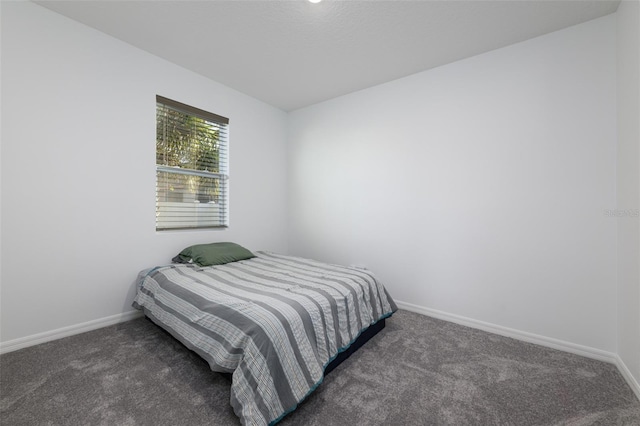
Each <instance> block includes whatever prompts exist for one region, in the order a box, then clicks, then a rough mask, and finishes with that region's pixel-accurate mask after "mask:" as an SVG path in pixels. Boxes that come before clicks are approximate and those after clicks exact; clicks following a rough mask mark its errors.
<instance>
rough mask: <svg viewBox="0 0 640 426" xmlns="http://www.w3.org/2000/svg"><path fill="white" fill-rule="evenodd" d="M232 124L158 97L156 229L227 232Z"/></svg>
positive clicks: (225, 119) (217, 116)
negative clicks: (229, 136) (229, 132)
mask: <svg viewBox="0 0 640 426" xmlns="http://www.w3.org/2000/svg"><path fill="white" fill-rule="evenodd" d="M228 125H229V119H228V118H225V117H221V116H219V115H216V114H212V113H210V112H206V111H203V110H201V109H198V108H194V107H191V106H189V105H185V104H182V103H180V102H176V101H172V100H171V99H167V98H163V97H162V96H156V230H157V231H163V230H168V229H195V228H219V227H226V226H227V223H228V215H227V209H228V189H227V186H228V180H229V176H228V172H227V158H228V157H227V143H228V141H227V128H228Z"/></svg>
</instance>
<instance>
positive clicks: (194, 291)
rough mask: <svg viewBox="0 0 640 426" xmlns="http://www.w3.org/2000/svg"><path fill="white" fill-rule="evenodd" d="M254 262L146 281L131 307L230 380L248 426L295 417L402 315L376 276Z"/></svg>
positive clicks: (262, 259)
mask: <svg viewBox="0 0 640 426" xmlns="http://www.w3.org/2000/svg"><path fill="white" fill-rule="evenodd" d="M255 254H256V257H255V258H252V259H248V260H243V261H239V262H232V263H228V264H226V265H219V266H209V267H198V266H195V265H168V266H162V267H157V268H154V269H151V270H147V271H143V272H142V273H141V274H140V281H139V288H138V293H137V296H136V298H135V301H134V303H133V305H134V307H136V308H138V309H142V310H143V311H144V313H145V314H146V315H147V316H148V317H149V318H151V319H152V320H153V321H154V322H156V323H157V324H159V325H160V326H162V327H163V328H164V329H166V330H167V331H169V332H170V333H171V334H172V335H173V336H174V337H176V338H177V339H178V340H180V341H181V342H182V343H183V344H184V345H185V346H187V347H188V348H189V349H191V350H193V351H195V352H197V353H198V354H199V355H200V356H201V357H202V358H204V359H205V360H206V361H207V362H208V363H209V365H210V367H211V369H212V370H213V371H218V372H228V373H233V376H232V377H233V380H232V384H231V405H232V407H233V409H234V411H235V413H236V415H237V416H238V417H239V418H240V421H241V423H242V424H243V425H266V424H275V423H277V422H278V421H279V420H280V419H282V417H284V416H285V415H286V414H287V413H289V412H291V411H293V410H294V409H295V408H296V406H297V404H298V403H299V402H301V401H302V400H303V399H304V398H305V397H306V396H307V395H308V394H310V393H311V392H312V391H313V390H314V389H315V388H316V387H317V386H318V385H319V384H320V383H321V382H322V378H323V371H324V368H325V366H326V365H327V364H328V363H329V362H330V361H331V360H332V359H333V358H335V356H336V355H337V354H338V353H339V352H341V351H342V350H344V349H346V348H347V347H348V346H349V345H350V344H351V343H352V342H353V341H354V340H355V339H356V338H357V337H358V336H359V335H360V333H361V332H362V331H363V330H364V329H366V328H367V327H369V326H370V325H371V324H374V323H376V322H377V321H379V320H381V319H383V318H386V317H388V316H390V315H391V314H392V313H393V312H395V310H396V309H397V308H396V305H395V303H394V302H393V300H392V299H391V297H390V296H389V294H388V293H387V292H386V290H385V288H384V287H383V286H382V284H381V283H380V282H379V281H378V280H376V278H375V277H374V276H373V274H372V273H371V272H370V271H367V270H361V269H356V268H350V267H344V266H339V265H330V264H326V263H321V262H317V261H313V260H309V259H303V258H299V257H292V256H284V255H279V254H275V253H269V252H257V253H255Z"/></svg>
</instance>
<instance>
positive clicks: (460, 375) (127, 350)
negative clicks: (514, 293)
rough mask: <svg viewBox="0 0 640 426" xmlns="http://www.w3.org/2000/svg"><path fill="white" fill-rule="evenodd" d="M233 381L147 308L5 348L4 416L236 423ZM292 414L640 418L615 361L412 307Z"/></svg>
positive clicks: (343, 420)
mask: <svg viewBox="0 0 640 426" xmlns="http://www.w3.org/2000/svg"><path fill="white" fill-rule="evenodd" d="M229 386H230V384H229V382H228V381H227V380H226V379H225V378H224V377H222V376H221V375H219V374H217V373H212V372H211V371H210V370H209V367H208V365H207V364H206V363H205V362H204V361H203V360H202V359H201V358H199V357H198V356H197V355H195V354H194V353H193V352H190V351H189V350H187V349H186V348H185V347H184V346H182V345H181V344H180V343H179V342H177V341H176V340H175V339H173V338H172V337H171V336H169V335H168V334H167V333H165V332H164V331H162V330H161V329H159V328H158V327H157V326H155V325H154V324H153V323H151V322H150V321H148V320H146V319H142V318H141V319H136V320H132V321H129V322H126V323H122V324H117V325H114V326H111V327H106V328H103V329H100V330H95V331H91V332H88V333H84V334H80V335H76V336H71V337H67V338H65V339H61V340H57V341H54V342H49V343H44V344H41V345H38V346H34V347H30V348H26V349H22V350H19V351H15V352H10V353H7V354H4V355H1V356H0V424H2V425H12V426H13V425H74V426H75V425H118V426H120V425H221V426H226V425H238V424H239V421H238V418H237V417H236V416H235V415H234V413H233V411H232V409H231V408H230V406H229ZM279 424H280V425H282V426H292V425H318V426H319V425H323V426H324V425H336V426H337V425H367V426H369V425H371V426H377V425H518V426H520V425H572V426H578V425H640V402H639V401H638V399H637V398H636V397H635V395H634V394H633V392H632V390H631V389H630V388H629V386H628V385H627V384H626V383H625V381H624V379H623V378H622V376H621V375H620V373H619V372H618V370H617V369H616V368H615V366H613V365H611V364H608V363H604V362H600V361H595V360H592V359H588V358H583V357H580V356H576V355H572V354H568V353H565V352H561V351H556V350H553V349H548V348H544V347H541V346H537V345H533V344H529V343H524V342H520V341H517V340H514V339H510V338H506V337H501V336H497V335H494V334H490V333H486V332H483V331H479V330H475V329H472V328H468V327H463V326H460V325H457V324H452V323H449V322H445V321H440V320H437V319H434V318H429V317H426V316H422V315H418V314H415V313H411V312H407V311H398V312H397V313H396V314H395V315H394V316H393V317H391V318H390V319H388V320H387V327H386V328H385V329H384V330H382V332H381V333H379V334H378V335H377V336H375V337H374V338H373V339H372V340H370V341H369V342H368V343H367V344H365V345H364V346H363V347H362V348H361V349H360V350H359V351H358V352H356V353H355V354H354V355H352V356H351V358H349V359H348V360H347V361H345V362H344V363H343V364H342V365H340V366H339V367H338V368H337V369H336V370H334V371H333V372H332V373H331V374H330V375H328V376H327V377H326V378H325V380H324V383H323V384H322V385H321V386H320V387H319V388H318V389H317V390H316V392H314V393H313V394H312V395H310V396H309V398H307V400H306V401H304V402H303V403H302V404H300V406H299V407H298V409H297V410H296V411H295V412H293V413H291V414H289V415H288V416H287V417H285V418H284V420H282V422H280V423H279Z"/></svg>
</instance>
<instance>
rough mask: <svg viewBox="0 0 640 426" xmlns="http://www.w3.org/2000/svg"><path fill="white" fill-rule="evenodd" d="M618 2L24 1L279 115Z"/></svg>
mask: <svg viewBox="0 0 640 426" xmlns="http://www.w3.org/2000/svg"><path fill="white" fill-rule="evenodd" d="M619 2H620V0H604V1H591V0H569V1H560V0H558V1H554V0H541V1H527V0H510V1H481V0H473V1H461V0H440V1H433V0H432V1H376V0H369V1H353V0H351V1H348V0H347V1H331V0H324V1H323V2H321V3H318V4H312V3H310V2H308V1H306V0H294V1H278V0H263V1H238V0H236V1H192V0H180V1H166V0H165V1H148V0H147V1H99V0H98V1H37V2H36V3H38V4H40V5H42V6H44V7H46V8H48V9H51V10H53V11H55V12H58V13H60V14H62V15H65V16H68V17H69V18H72V19H74V20H76V21H79V22H82V23H84V24H86V25H88V26H90V27H93V28H95V29H97V30H100V31H102V32H104V33H107V34H109V35H111V36H113V37H116V38H118V39H120V40H123V41H125V42H127V43H129V44H132V45H134V46H136V47H139V48H140V49H143V50H146V51H147V52H150V53H153V54H154V55H157V56H159V57H162V58H164V59H167V60H168V61H171V62H173V63H176V64H178V65H180V66H182V67H184V68H187V69H190V70H192V71H195V72H197V73H199V74H202V75H204V76H206V77H209V78H211V79H213V80H215V81H217V82H219V83H222V84H224V85H226V86H229V87H231V88H234V89H236V90H238V91H240V92H243V93H245V94H247V95H250V96H252V97H254V98H257V99H260V100H262V101H264V102H266V103H268V104H271V105H273V106H275V107H278V108H280V109H282V110H284V111H291V110H294V109H298V108H302V107H305V106H308V105H312V104H315V103H318V102H322V101H324V100H327V99H331V98H334V97H337V96H341V95H344V94H347V93H351V92H354V91H357V90H360V89H364V88H367V87H371V86H374V85H377V84H380V83H384V82H387V81H391V80H395V79H397V78H401V77H404V76H407V75H411V74H414V73H417V72H420V71H424V70H427V69H430V68H434V67H437V66H440V65H444V64H447V63H450V62H453V61H456V60H459V59H463V58H466V57H470V56H473V55H477V54H480V53H483V52H487V51H490V50H493V49H497V48H500V47H503V46H507V45H509V44H513V43H517V42H520V41H523V40H526V39H529V38H532V37H536V36H539V35H542V34H546V33H549V32H551V31H555V30H558V29H561V28H565V27H568V26H571V25H575V24H578V23H581V22H585V21H588V20H591V19H594V18H598V17H600V16H604V15H607V14H609V13H612V12H615V10H616V9H617V7H618V4H619Z"/></svg>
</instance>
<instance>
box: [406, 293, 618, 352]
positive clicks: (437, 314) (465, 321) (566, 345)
mask: <svg viewBox="0 0 640 426" xmlns="http://www.w3.org/2000/svg"><path fill="white" fill-rule="evenodd" d="M395 302H396V304H397V305H398V307H399V308H400V309H406V310H407V311H411V312H415V313H418V314H422V315H426V316H429V317H434V318H438V319H441V320H445V321H449V322H453V323H456V324H460V325H464V326H467V327H471V328H477V329H479V330H484V331H488V332H489V333H494V334H499V335H501V336H506V337H511V338H513V339H517V340H522V341H524V342H529V343H535V344H537V345H541V346H546V347H548V348H553V349H558V350H561V351H564V352H570V353H572V354H576V355H581V356H585V357H587V358H593V359H597V360H600V361H605V362H609V363H611V364H617V361H616V358H617V357H618V355H616V354H615V353H612V352H606V351H603V350H600V349H595V348H591V347H588V346H582V345H577V344H575V343H570V342H565V341H563V340H558V339H554V338H551V337H545V336H541V335H538V334H533V333H528V332H526V331H520V330H516V329H514V328H508V327H503V326H501V325H496V324H491V323H488V322H484V321H478V320H475V319H471V318H467V317H463V316H460V315H455V314H449V313H447V312H442V311H438V310H435V309H429V308H425V307H422V306H418V305H414V304H412V303H406V302H399V301H397V300H396V301H395Z"/></svg>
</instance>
